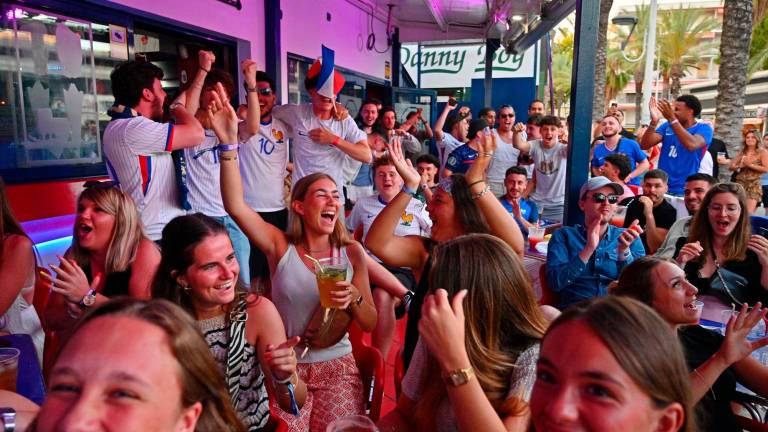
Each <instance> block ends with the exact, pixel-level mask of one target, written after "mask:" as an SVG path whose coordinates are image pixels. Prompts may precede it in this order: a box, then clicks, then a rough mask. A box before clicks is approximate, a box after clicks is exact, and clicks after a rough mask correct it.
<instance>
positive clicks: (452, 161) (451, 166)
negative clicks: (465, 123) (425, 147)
mask: <svg viewBox="0 0 768 432" xmlns="http://www.w3.org/2000/svg"><path fill="white" fill-rule="evenodd" d="M487 127H488V123H487V122H486V121H485V120H483V119H481V118H479V119H475V120H472V122H471V123H470V124H469V133H467V138H469V142H468V143H466V144H462V145H460V146H459V147H457V148H456V150H454V151H452V152H451V154H450V155H448V159H446V161H445V169H443V178H445V177H450V176H451V174H453V173H459V174H466V173H467V171H468V170H469V167H471V166H472V164H473V163H475V159H477V156H479V155H480V153H479V152H478V150H479V149H480V146H479V144H478V143H477V140H478V139H482V138H483V136H482V135H478V132H482V131H483V129H485V128H487ZM487 156H489V157H491V156H493V153H490V154H488V155H487Z"/></svg>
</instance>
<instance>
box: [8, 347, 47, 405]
mask: <svg viewBox="0 0 768 432" xmlns="http://www.w3.org/2000/svg"><path fill="white" fill-rule="evenodd" d="M0 344H3V345H5V347H10V348H16V349H18V350H19V351H21V354H20V356H19V375H18V378H17V379H16V393H18V394H20V395H22V396H24V397H25V398H27V399H29V400H31V401H32V402H34V403H36V404H38V405H40V404H42V403H43V399H45V382H44V381H43V371H42V370H41V369H40V363H39V361H38V359H37V351H36V350H35V344H34V343H32V338H31V337H29V335H27V334H12V335H6V336H0Z"/></svg>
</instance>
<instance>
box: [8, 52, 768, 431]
mask: <svg viewBox="0 0 768 432" xmlns="http://www.w3.org/2000/svg"><path fill="white" fill-rule="evenodd" d="M198 61H199V69H198V72H197V74H196V76H195V77H194V79H193V80H192V81H191V82H190V84H189V87H188V88H187V89H186V90H184V91H182V92H181V93H180V94H178V95H177V96H176V98H175V99H174V100H173V101H172V103H170V104H167V103H166V96H167V95H166V93H165V91H164V90H163V88H162V86H161V79H162V78H163V72H162V70H161V69H160V68H158V67H157V66H155V65H153V64H151V63H148V62H141V61H129V62H125V63H123V64H120V65H119V66H117V67H116V68H115V69H114V71H113V72H112V74H111V81H112V91H113V94H114V97H115V104H114V106H113V107H112V108H111V109H110V111H109V114H110V116H111V118H112V120H111V121H110V122H109V124H108V126H107V127H106V130H105V132H104V139H103V142H104V155H105V159H106V162H107V167H108V171H109V176H110V180H109V181H89V182H86V183H85V185H84V189H83V190H82V192H81V193H80V195H79V197H78V199H77V213H76V219H75V225H74V227H73V241H72V244H71V246H70V247H69V249H68V250H67V251H66V253H65V254H63V255H62V256H60V257H58V258H59V260H58V263H55V264H52V265H51V266H50V270H51V272H47V271H44V272H40V273H39V274H37V275H36V274H35V266H36V263H35V254H34V245H33V244H32V242H31V240H30V239H29V237H28V236H27V235H26V234H25V232H24V230H23V229H22V227H21V225H20V224H19V222H18V221H17V220H16V219H15V217H14V214H13V210H12V208H11V206H10V203H9V202H8V198H7V196H6V194H5V191H4V187H3V185H2V183H1V182H0V286H2V287H3V290H2V292H0V312H2V313H3V316H2V320H0V325H1V326H2V330H3V331H6V332H10V333H26V334H29V335H31V336H32V338H33V341H34V343H35V345H36V347H37V349H38V356H39V359H40V361H42V358H43V348H44V347H43V328H45V329H46V330H49V331H55V332H56V339H57V340H58V341H59V343H60V345H61V346H60V350H58V351H59V352H58V355H57V357H56V361H55V363H54V364H53V367H52V368H51V370H50V371H49V376H48V378H47V380H48V393H47V397H46V400H45V402H44V403H43V405H42V406H41V407H40V408H39V413H38V414H37V417H36V419H34V417H35V410H31V411H24V412H25V413H26V412H29V414H27V417H26V418H22V417H21V414H20V418H19V422H20V423H19V424H21V425H24V424H27V423H29V422H31V425H30V426H29V429H28V430H35V431H41V432H47V431H54V430H56V431H58V430H62V431H63V430H80V429H84V428H87V427H88V425H91V426H92V425H101V426H103V427H105V428H107V429H114V430H157V431H170V430H174V431H201V432H202V431H245V430H248V431H268V430H273V429H274V428H275V427H276V425H277V424H283V425H285V427H287V428H288V430H291V431H307V430H309V431H325V430H326V427H327V426H328V425H330V424H332V423H333V422H334V421H336V420H337V419H340V418H344V417H348V416H353V415H360V414H365V412H366V401H367V395H365V394H364V387H363V383H362V380H361V375H360V371H359V370H358V366H357V364H356V362H355V357H354V355H353V341H351V339H350V330H351V329H352V328H353V327H354V328H355V329H356V330H362V332H369V333H371V344H372V346H373V347H375V348H377V349H378V350H379V351H381V352H382V353H383V355H384V357H385V358H387V356H388V355H389V354H390V352H391V351H392V346H393V338H394V336H395V328H396V322H397V320H399V319H407V324H406V331H405V339H404V341H403V347H402V351H401V353H399V354H400V355H401V356H402V361H403V364H404V370H405V376H404V378H403V380H402V394H401V395H400V397H399V399H398V401H397V407H396V409H394V410H393V411H391V412H389V413H384V415H383V417H382V418H381V419H380V420H379V422H378V425H377V426H378V428H380V430H382V431H399V430H435V431H454V430H461V431H471V430H483V431H501V430H508V431H525V430H538V431H547V430H592V431H616V430H622V429H626V430H637V431H651V430H653V431H686V432H687V431H694V430H706V431H731V430H733V431H735V430H740V429H739V426H738V424H737V422H736V420H735V417H734V416H735V414H734V412H733V410H732V408H731V406H730V401H731V400H732V399H733V398H734V396H735V391H736V390H735V388H736V384H737V383H741V384H742V385H744V386H746V387H747V388H748V389H750V390H751V391H753V392H755V393H756V394H758V395H760V396H764V397H766V396H768V385H767V384H768V369H766V366H765V365H764V364H761V363H760V362H758V361H756V360H755V359H754V358H752V357H750V354H751V353H752V352H753V351H755V350H757V349H760V348H762V347H764V346H766V345H768V337H765V336H763V337H761V338H759V339H757V340H755V339H750V338H748V335H749V334H750V332H751V330H752V327H754V326H755V325H756V324H757V323H758V322H759V321H760V320H764V319H765V317H766V314H767V313H768V309H766V308H763V307H762V305H763V304H766V302H768V234H766V233H762V234H761V233H760V232H757V233H756V234H753V233H752V230H751V225H750V216H751V215H753V214H754V213H755V211H756V208H757V207H758V205H759V204H760V203H761V202H762V203H763V205H765V202H766V201H767V200H768V190H767V189H768V185H766V184H765V183H766V181H765V180H763V179H765V178H766V177H767V176H768V174H766V173H768V148H765V145H768V135H766V136H765V137H763V139H761V138H760V135H759V132H756V131H754V130H749V131H747V132H746V133H745V134H744V142H743V147H742V150H741V151H740V152H739V153H738V154H737V155H735V156H733V157H728V155H727V153H725V152H717V153H716V154H715V155H714V157H713V155H712V154H711V153H710V151H709V150H710V144H711V143H712V136H713V128H712V126H711V125H710V124H708V123H706V122H704V121H701V120H699V119H698V117H699V115H700V113H701V104H700V103H699V101H698V100H697V99H696V98H695V97H693V96H690V95H683V96H680V97H679V98H677V99H676V100H675V101H664V100H659V101H657V100H655V99H653V98H652V99H651V103H650V112H651V123H650V124H649V125H648V126H647V128H644V129H645V130H644V131H641V130H637V131H635V132H636V133H637V135H635V134H633V133H632V132H630V131H628V130H626V129H625V128H624V124H623V122H624V115H623V113H622V112H621V111H620V110H617V109H615V108H611V109H610V110H608V112H607V114H606V115H605V117H603V118H602V119H601V121H600V122H599V123H597V124H596V128H595V133H594V140H593V142H592V143H578V142H571V141H570V140H569V137H568V134H567V127H566V125H565V121H564V120H563V119H560V118H558V117H557V116H554V115H548V114H546V112H545V106H544V104H543V103H542V102H541V101H539V100H534V101H532V102H531V103H530V104H529V107H528V112H527V113H526V114H527V118H526V121H525V122H521V121H516V113H515V110H514V108H513V107H512V106H510V105H502V106H500V107H499V108H498V109H494V108H491V107H487V108H484V109H482V110H481V111H480V112H478V113H477V115H476V116H475V115H473V113H472V112H471V110H470V109H469V108H468V107H466V106H459V104H458V103H457V102H456V101H455V100H453V99H451V100H449V101H448V103H446V104H445V107H444V109H443V110H442V112H440V113H439V114H438V115H437V120H436V122H435V124H434V125H430V122H429V121H428V118H427V117H425V113H424V112H423V111H422V110H421V109H418V110H413V111H412V112H408V113H405V115H403V117H402V119H401V120H402V123H401V122H399V119H398V113H397V112H396V111H395V109H393V108H392V107H386V106H382V104H381V102H380V101H377V100H374V99H370V100H365V101H363V102H362V104H361V106H360V108H359V112H358V113H357V115H356V117H352V115H353V114H354V113H350V112H349V111H348V110H347V109H346V108H345V107H344V106H342V105H341V104H339V103H337V102H336V96H337V94H338V92H339V90H340V89H341V87H340V85H339V84H340V83H342V82H343V78H342V77H341V75H340V74H338V72H335V71H334V72H333V77H334V78H335V80H333V81H332V83H333V84H334V85H332V86H329V85H327V83H326V82H324V81H323V80H325V79H326V78H327V74H321V66H322V65H321V64H320V61H319V60H318V62H316V64H315V65H313V66H312V67H311V68H310V70H309V71H308V73H307V77H306V80H305V82H304V86H305V89H306V91H307V93H308V94H309V96H310V99H311V102H309V103H305V104H284V105H277V104H276V102H277V97H276V91H277V90H278V89H276V88H275V84H274V81H273V80H272V78H271V77H269V76H268V75H267V74H265V73H264V72H261V71H258V70H257V65H256V64H255V63H254V62H253V61H251V60H246V61H244V62H243V63H242V65H241V67H242V76H243V77H244V83H243V85H244V86H245V95H246V96H245V103H244V104H243V105H241V106H239V107H236V106H235V105H233V104H232V100H233V98H234V97H235V94H236V92H235V89H236V87H237V85H238V84H237V83H235V80H234V79H233V77H231V76H230V75H229V74H228V73H227V72H225V71H223V70H221V69H217V68H216V67H215V64H216V58H215V56H214V55H213V54H212V53H211V52H207V51H200V53H199V55H198ZM662 119H664V122H662ZM641 132H642V133H641ZM432 140H434V144H435V146H434V148H435V149H436V150H437V151H436V154H430V151H429V148H430V146H429V145H428V143H430V142H431V141H432ZM570 145H589V146H590V154H591V160H590V164H589V167H588V168H587V167H584V169H585V170H586V169H589V170H590V172H591V178H590V179H589V180H588V181H587V182H586V183H584V185H583V186H582V187H581V190H580V192H579V197H578V198H579V200H578V203H579V208H580V209H581V210H582V211H583V214H584V223H583V224H577V225H571V226H560V225H561V224H562V222H563V209H564V205H565V200H566V189H565V184H566V176H567V169H566V166H567V165H568V160H567V159H568V153H569V152H568V147H569V146H570ZM718 165H723V166H726V167H728V168H729V169H730V170H732V171H733V177H732V182H719V181H718V180H717V178H716V177H713V174H715V175H716V173H714V172H713V167H715V166H718ZM571 169H572V168H571ZM761 182H762V183H761ZM617 212H620V213H621V214H623V215H624V218H623V220H619V221H618V222H617V221H616V215H617ZM542 227H550V230H552V229H554V231H553V233H552V235H551V238H550V239H549V242H548V245H547V250H546V252H544V253H545V255H546V257H545V259H546V264H545V270H544V274H545V275H546V278H545V279H546V280H545V281H544V283H545V284H546V289H548V290H549V291H551V292H552V293H554V295H555V296H556V301H555V302H554V303H553V304H552V305H542V304H540V302H539V298H538V297H537V293H536V289H535V288H534V284H533V283H532V278H531V275H529V274H528V273H527V271H526V267H525V265H524V262H523V258H524V255H525V251H526V241H527V237H528V235H529V232H530V231H531V230H533V229H536V230H537V231H538V230H539V229H541V228H542ZM331 262H332V263H339V262H341V263H342V266H343V267H345V269H346V270H345V271H343V272H342V273H341V276H340V277H338V278H336V279H334V281H333V282H332V284H333V285H332V286H331V287H330V288H327V287H326V288H322V287H320V286H319V285H320V284H321V282H320V279H321V277H326V276H329V275H330V273H331V271H330V270H327V269H328V268H330V267H326V264H325V263H331ZM334 271H335V270H334ZM36 278H42V280H43V281H44V282H45V283H47V284H48V286H49V287H50V290H51V297H50V300H49V301H48V304H47V307H46V308H45V310H43V311H35V309H34V308H33V307H32V298H31V291H32V287H33V286H34V284H35V280H36ZM323 289H329V291H328V292H325V291H322V290H323ZM707 296H709V297H711V298H712V301H713V302H715V303H718V302H719V304H722V305H724V307H725V308H726V309H732V310H733V313H732V315H731V316H730V317H729V318H728V319H727V320H726V322H725V330H724V335H720V334H718V333H715V332H713V331H711V330H708V329H706V328H704V327H701V326H700V325H698V324H699V319H700V318H701V313H702V308H701V304H700V303H701V302H700V301H699V300H700V299H701V298H704V297H707ZM729 305H735V306H733V308H731V307H730V306H729ZM736 306H738V307H736ZM38 314H40V315H39V316H40V317H41V318H42V322H41V320H40V319H39V318H38ZM43 324H44V325H43ZM147 359H151V361H149V362H147V361H146V360H147ZM387 379H391V377H387ZM381 384H382V383H380V385H381ZM20 412H21V411H20Z"/></svg>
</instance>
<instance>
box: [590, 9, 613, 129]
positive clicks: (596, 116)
mask: <svg viewBox="0 0 768 432" xmlns="http://www.w3.org/2000/svg"><path fill="white" fill-rule="evenodd" d="M611 6H613V0H600V17H599V18H598V29H597V53H596V54H595V94H594V96H593V99H592V121H598V120H600V119H601V118H602V117H603V114H605V107H606V103H605V99H606V98H605V84H606V78H607V77H606V73H605V72H606V69H605V63H606V56H607V52H606V49H607V48H606V47H607V45H608V15H609V14H610V13H611Z"/></svg>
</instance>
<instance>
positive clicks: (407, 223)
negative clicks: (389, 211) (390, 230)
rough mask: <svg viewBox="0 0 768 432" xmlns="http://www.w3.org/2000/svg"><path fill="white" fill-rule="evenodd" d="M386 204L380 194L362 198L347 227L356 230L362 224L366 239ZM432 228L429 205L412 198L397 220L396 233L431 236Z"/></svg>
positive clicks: (400, 234) (356, 205)
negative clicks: (428, 211) (428, 210)
mask: <svg viewBox="0 0 768 432" xmlns="http://www.w3.org/2000/svg"><path fill="white" fill-rule="evenodd" d="M386 206H387V204H386V203H384V202H383V201H382V200H380V199H379V194H375V195H370V196H367V197H364V198H360V199H359V200H357V202H356V203H355V207H354V208H353V209H352V213H350V214H349V217H348V218H347V221H346V222H347V229H349V230H350V231H354V230H356V229H357V228H358V227H360V226H362V227H363V237H362V238H363V240H365V237H366V236H368V230H369V229H370V228H371V225H373V221H374V220H375V219H376V216H378V215H379V213H381V211H382V210H384V207H386ZM431 228H432V219H430V218H429V213H427V207H426V206H425V205H424V203H422V202H421V201H419V200H417V199H415V198H411V201H409V202H408V206H407V207H406V208H405V213H403V214H402V215H401V216H400V220H399V221H398V222H397V226H396V227H395V235H396V236H401V237H405V236H408V235H418V236H423V237H429V231H430V230H431ZM368 253H369V254H370V255H371V256H372V257H373V258H375V259H376V260H378V261H380V260H379V259H378V258H376V257H375V256H374V255H373V254H371V253H370V252H368Z"/></svg>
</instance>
